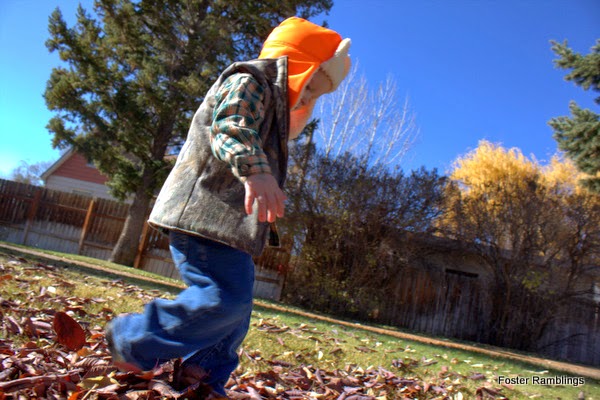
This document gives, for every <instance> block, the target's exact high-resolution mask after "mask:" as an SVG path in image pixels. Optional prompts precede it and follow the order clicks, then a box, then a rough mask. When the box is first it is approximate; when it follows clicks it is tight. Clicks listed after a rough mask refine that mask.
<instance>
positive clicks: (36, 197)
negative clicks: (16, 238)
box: [22, 189, 42, 246]
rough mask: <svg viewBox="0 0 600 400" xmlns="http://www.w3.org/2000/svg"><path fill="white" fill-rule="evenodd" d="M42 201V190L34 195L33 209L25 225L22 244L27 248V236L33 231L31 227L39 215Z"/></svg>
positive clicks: (30, 210) (28, 214)
mask: <svg viewBox="0 0 600 400" xmlns="http://www.w3.org/2000/svg"><path fill="white" fill-rule="evenodd" d="M41 199H42V189H38V190H36V192H35V194H34V195H33V200H32V202H31V208H30V209H29V212H28V213H27V222H26V223H25V229H24V230H23V240H22V242H23V243H22V244H23V245H25V246H27V236H29V230H30V229H31V225H33V220H34V219H35V216H36V214H37V211H38V208H39V207H40V200H41Z"/></svg>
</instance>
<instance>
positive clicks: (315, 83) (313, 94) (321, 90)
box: [294, 69, 332, 109]
mask: <svg viewBox="0 0 600 400" xmlns="http://www.w3.org/2000/svg"><path fill="white" fill-rule="evenodd" d="M331 89H332V84H331V80H330V79H329V78H328V77H327V75H326V74H325V73H324V72H323V71H321V70H320V69H319V70H317V72H315V73H314V74H313V76H312V77H311V78H310V80H309V81H308V83H307V84H306V87H305V88H304V92H303V93H302V97H301V98H300V101H298V104H296V106H295V107H294V109H297V108H300V107H304V106H305V105H307V104H308V103H309V102H311V101H312V100H316V99H317V98H319V97H320V96H322V95H324V94H325V93H329V92H330V91H331Z"/></svg>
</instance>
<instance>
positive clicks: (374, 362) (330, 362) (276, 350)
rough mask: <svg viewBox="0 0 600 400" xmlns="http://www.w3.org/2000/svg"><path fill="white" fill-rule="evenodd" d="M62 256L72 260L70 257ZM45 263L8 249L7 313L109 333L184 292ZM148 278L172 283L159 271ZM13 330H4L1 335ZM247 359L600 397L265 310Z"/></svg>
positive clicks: (464, 389) (527, 394)
mask: <svg viewBox="0 0 600 400" xmlns="http://www.w3.org/2000/svg"><path fill="white" fill-rule="evenodd" d="M53 254H54V255H58V254H60V253H55V252H53ZM59 256H60V257H62V258H67V255H64V254H60V255H59ZM68 257H69V258H70V257H76V258H77V260H79V261H81V260H85V262H88V263H92V264H94V263H98V262H99V260H94V259H88V258H81V257H80V256H70V255H69V256H68ZM71 259H74V258H71ZM100 263H101V265H102V266H104V267H106V268H113V265H111V264H107V263H105V262H100ZM43 265H44V264H43V263H42V264H40V265H38V263H37V262H34V261H32V259H30V258H29V256H24V259H22V260H21V261H20V262H18V261H16V259H15V256H14V255H9V254H4V253H2V250H0V277H4V278H3V279H0V297H2V299H3V300H4V301H9V302H12V303H14V304H17V305H18V307H8V308H0V310H2V312H3V313H4V315H5V316H12V317H13V318H14V319H15V320H19V319H20V318H23V317H24V316H29V317H35V316H36V315H37V314H41V313H43V312H44V310H47V309H54V310H61V311H64V310H65V308H67V309H68V310H69V311H70V312H72V313H73V314H74V315H76V316H77V319H78V321H80V322H81V323H83V324H85V325H87V326H90V327H96V328H98V329H101V328H102V327H103V326H104V324H105V323H106V321H107V320H109V319H111V318H112V317H114V316H115V315H117V314H119V313H123V312H136V311H140V310H141V308H142V307H143V304H145V303H147V302H148V301H150V300H151V299H152V298H155V297H159V296H160V297H165V298H171V297H173V296H174V293H175V292H176V290H172V291H171V292H170V293H168V292H165V291H164V290H157V289H156V287H155V286H154V285H152V284H151V285H148V286H145V287H144V288H140V287H138V286H134V285H130V284H129V281H128V278H126V279H124V282H123V281H115V280H114V278H113V277H112V276H111V277H109V278H108V279H107V277H106V276H103V274H100V276H98V275H93V274H91V273H90V271H93V270H87V269H84V270H82V269H79V268H72V267H68V268H65V267H55V268H54V269H52V268H44V267H43ZM63 265H64V264H63ZM119 267H120V268H119V269H116V268H115V269H114V270H115V271H120V269H121V268H124V271H127V272H128V273H137V272H140V271H137V270H133V269H131V268H127V267H122V266H119ZM144 275H145V276H148V277H152V278H154V279H164V278H163V277H159V276H156V275H153V274H148V273H145V274H144ZM163 289H164V288H163ZM81 299H89V301H82V300H81ZM5 333H6V331H3V330H2V329H0V334H5ZM11 339H12V340H13V341H14V342H15V343H16V344H19V343H20V344H22V343H25V342H26V341H28V340H29V339H28V338H26V337H23V338H22V339H21V340H20V341H19V340H18V338H15V337H11ZM240 354H241V358H240V361H241V364H240V367H239V368H240V369H239V372H240V374H246V375H255V374H258V373H260V372H266V371H269V370H271V369H273V368H274V367H273V366H274V365H277V364H281V363H286V364H287V365H292V366H298V367H301V366H310V367H313V368H318V369H321V370H324V371H334V370H342V371H346V372H348V373H351V374H355V375H356V374H361V373H363V372H364V371H367V370H369V369H370V368H377V367H382V368H385V369H387V370H389V371H392V372H393V373H394V374H396V375H397V376H402V377H406V378H417V379H420V380H423V381H424V382H430V383H431V384H440V383H443V384H445V385H446V386H447V387H448V386H450V387H454V391H453V393H454V395H455V397H454V398H456V399H458V398H460V396H462V398H464V399H469V398H475V391H476V390H477V388H480V387H489V388H495V389H498V388H502V393H503V395H504V396H506V397H508V398H510V399H533V398H538V399H576V398H578V395H579V393H580V392H584V393H585V399H588V400H590V399H599V400H600V382H597V381H595V380H593V379H590V378H586V379H585V384H584V385H583V386H579V387H573V386H570V385H562V386H560V385H532V384H529V385H515V386H512V387H502V386H501V385H499V384H498V381H497V379H498V376H501V375H502V376H507V377H509V376H510V377H515V376H518V377H522V378H530V381H531V379H532V378H533V377H534V376H540V377H553V376H566V375H567V374H565V373H564V372H560V371H547V370H544V369H543V368H541V367H539V366H536V365H534V364H526V363H521V362H516V361H512V360H507V359H503V358H492V357H489V356H486V355H483V354H479V353H472V352H468V351H462V350H456V349H449V348H445V347H441V346H432V345H427V344H423V343H420V342H416V341H409V340H404V339H398V338H396V337H392V336H386V335H380V334H375V333H372V332H369V331H366V330H363V329H357V328H351V327H348V326H344V325H337V324H332V323H329V322H323V321H319V320H316V319H310V318H305V317H302V316H298V315H296V314H294V313H293V312H290V313H286V312H279V311H274V310H272V309H270V308H268V307H261V306H256V307H255V309H254V312H253V316H252V321H251V329H250V332H249V334H248V336H247V338H246V340H245V341H244V343H243V345H242V348H241V352H240Z"/></svg>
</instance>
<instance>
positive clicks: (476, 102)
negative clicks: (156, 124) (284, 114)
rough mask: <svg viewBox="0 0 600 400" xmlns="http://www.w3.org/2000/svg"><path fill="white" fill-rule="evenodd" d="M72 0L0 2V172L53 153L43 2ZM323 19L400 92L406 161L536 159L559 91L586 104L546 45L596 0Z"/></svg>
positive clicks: (577, 27) (593, 15)
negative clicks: (408, 145)
mask: <svg viewBox="0 0 600 400" xmlns="http://www.w3.org/2000/svg"><path fill="white" fill-rule="evenodd" d="M77 4H78V2H77V1H73V0H62V1H58V0H3V1H1V2H0V137H1V142H0V176H4V177H6V176H7V175H8V174H9V173H10V171H11V170H12V169H13V168H15V167H16V166H18V165H19V162H20V161H21V160H26V161H28V162H29V163H35V162H39V161H47V160H55V159H57V158H58V156H59V152H58V151H57V150H53V149H52V147H51V142H50V141H51V137H50V134H49V133H48V132H47V130H46V128H45V126H46V124H47V122H48V120H49V119H50V118H51V116H52V114H51V113H50V112H49V111H48V110H47V109H46V106H45V103H44V100H43V98H42V93H43V91H44V88H45V85H46V81H47V79H48V77H49V75H50V71H51V69H52V67H54V66H56V65H58V64H59V60H58V57H57V55H56V54H49V53H48V51H47V50H46V48H45V45H44V42H45V40H46V39H47V38H48V33H47V25H48V16H49V15H50V13H51V12H52V10H54V8H55V7H56V6H59V7H60V8H61V10H62V11H63V15H64V16H65V18H66V19H67V21H70V23H72V21H73V20H74V15H75V10H76V7H77ZM82 4H83V5H84V7H86V8H91V4H92V1H90V0H85V1H82ZM326 18H327V21H328V23H329V26H330V27H331V28H333V29H335V30H337V31H339V32H340V33H341V34H342V35H343V36H345V37H350V38H351V39H352V43H353V44H352V48H351V56H352V57H353V58H354V59H355V60H358V61H359V65H360V72H361V73H363V74H365V75H366V77H367V79H368V81H369V83H370V84H371V85H373V86H376V85H377V84H378V83H379V82H381V81H383V80H384V79H385V78H386V76H387V75H388V74H391V75H393V77H394V79H395V80H396V82H397V83H398V86H399V88H400V90H399V91H400V94H401V95H402V96H404V95H408V96H409V99H410V100H409V101H410V107H411V109H412V110H413V112H414V113H415V114H416V123H417V126H418V127H419V132H420V133H419V136H418V138H417V141H416V143H415V145H414V146H413V147H412V149H411V151H410V152H409V155H408V157H407V158H406V160H405V162H404V164H403V166H404V168H405V169H407V170H408V169H412V168H417V167H419V166H422V165H423V166H425V167H427V168H438V169H440V170H441V171H442V172H445V171H446V170H448V168H449V167H450V166H451V163H452V161H453V160H455V159H456V157H458V156H460V155H462V154H464V153H466V152H467V151H469V150H471V149H473V148H475V147H476V146H477V143H478V141H479V140H481V139H487V140H489V141H492V142H498V143H502V144H503V145H504V146H506V147H518V148H520V149H521V150H522V151H523V153H525V154H526V155H530V154H533V155H535V156H536V158H537V159H538V160H540V161H542V162H543V161H545V160H548V159H549V158H550V157H551V156H552V155H553V154H554V153H555V152H556V150H557V148H556V143H555V141H554V140H553V139H552V131H551V129H550V128H549V126H548V125H547V122H548V120H549V119H550V118H552V117H556V116H560V115H567V114H568V103H569V101H570V100H575V101H577V102H578V103H579V104H580V105H581V106H583V107H587V108H592V109H593V110H596V111H598V108H599V107H598V106H597V105H595V104H594V103H593V98H594V93H591V92H584V91H583V90H582V89H580V88H578V87H576V86H574V85H573V84H572V83H568V82H565V81H564V79H563V77H564V75H565V72H564V71H561V70H558V69H555V68H554V65H553V62H552V61H553V59H554V58H555V56H554V54H553V53H552V51H551V50H550V40H553V39H555V40H558V41H563V40H565V39H566V40H568V41H569V45H570V46H571V47H572V48H574V49H575V50H576V51H578V52H581V53H588V52H589V51H590V47H592V46H593V45H594V43H595V41H596V39H599V38H600V1H598V0H504V1H501V0H479V1H477V0H413V1H406V0H368V1H366V0H362V1H359V0H337V1H335V4H334V7H333V9H332V11H331V13H330V15H329V16H328V17H326ZM315 22H321V20H320V19H316V20H315ZM399 100H403V99H399Z"/></svg>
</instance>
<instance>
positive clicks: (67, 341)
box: [52, 311, 86, 351]
mask: <svg viewBox="0 0 600 400" xmlns="http://www.w3.org/2000/svg"><path fill="white" fill-rule="evenodd" d="M52 326H53V328H54V331H55V332H56V341H57V342H58V343H60V344H62V345H64V346H65V347H66V348H68V349H69V350H74V351H77V350H79V349H81V348H82V347H83V346H85V344H86V342H85V331H84V330H83V328H82V327H81V325H79V323H77V321H75V320H74V319H73V318H71V317H69V316H68V315H67V314H66V313H64V312H61V311H59V312H57V313H56V314H55V315H54V321H53V323H52Z"/></svg>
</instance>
